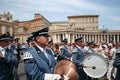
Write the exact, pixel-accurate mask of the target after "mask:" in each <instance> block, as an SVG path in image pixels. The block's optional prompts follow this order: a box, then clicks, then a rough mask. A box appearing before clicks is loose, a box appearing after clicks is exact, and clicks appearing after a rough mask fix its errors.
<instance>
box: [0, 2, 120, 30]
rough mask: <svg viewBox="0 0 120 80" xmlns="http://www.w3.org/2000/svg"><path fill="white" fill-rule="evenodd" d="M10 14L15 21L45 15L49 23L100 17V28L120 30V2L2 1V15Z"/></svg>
mask: <svg viewBox="0 0 120 80" xmlns="http://www.w3.org/2000/svg"><path fill="white" fill-rule="evenodd" d="M8 11H9V12H10V13H11V14H12V15H13V19H14V20H19V21H27V20H32V19H34V14H35V13H39V14H41V15H43V16H44V17H45V18H46V19H47V20H48V21H50V22H52V21H68V18H67V17H68V16H73V15H99V28H102V27H103V25H104V26H105V28H108V29H114V30H117V29H120V0H0V14H3V12H8Z"/></svg>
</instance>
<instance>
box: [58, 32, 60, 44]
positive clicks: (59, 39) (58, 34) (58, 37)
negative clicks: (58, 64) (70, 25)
mask: <svg viewBox="0 0 120 80" xmlns="http://www.w3.org/2000/svg"><path fill="white" fill-rule="evenodd" d="M58 42H60V35H59V34H58Z"/></svg>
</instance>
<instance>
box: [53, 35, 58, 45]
mask: <svg viewBox="0 0 120 80" xmlns="http://www.w3.org/2000/svg"><path fill="white" fill-rule="evenodd" d="M56 37H57V35H56V34H54V37H53V40H54V43H57V38H56Z"/></svg>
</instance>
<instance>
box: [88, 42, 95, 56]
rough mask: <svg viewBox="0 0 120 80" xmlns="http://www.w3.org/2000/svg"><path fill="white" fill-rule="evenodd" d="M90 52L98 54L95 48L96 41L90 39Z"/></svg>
mask: <svg viewBox="0 0 120 80" xmlns="http://www.w3.org/2000/svg"><path fill="white" fill-rule="evenodd" d="M88 46H89V47H88V51H87V52H88V53H91V54H97V52H96V51H95V50H94V48H95V42H94V41H90V42H88Z"/></svg>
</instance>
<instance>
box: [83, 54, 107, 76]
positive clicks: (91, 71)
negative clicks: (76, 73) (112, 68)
mask: <svg viewBox="0 0 120 80" xmlns="http://www.w3.org/2000/svg"><path fill="white" fill-rule="evenodd" d="M83 64H84V65H86V66H90V67H92V66H94V67H95V68H90V67H87V68H83V69H84V71H85V73H86V74H87V75H88V76H90V77H92V78H100V77H102V76H104V75H105V73H106V72H107V68H108V65H107V62H106V60H105V58H103V57H102V56H100V55H98V54H88V55H87V56H85V58H84V60H83Z"/></svg>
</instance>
